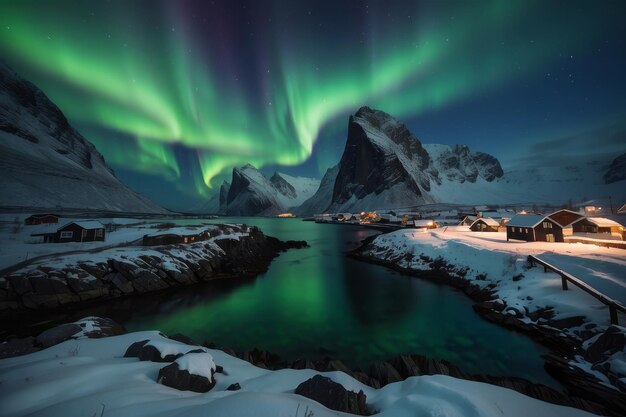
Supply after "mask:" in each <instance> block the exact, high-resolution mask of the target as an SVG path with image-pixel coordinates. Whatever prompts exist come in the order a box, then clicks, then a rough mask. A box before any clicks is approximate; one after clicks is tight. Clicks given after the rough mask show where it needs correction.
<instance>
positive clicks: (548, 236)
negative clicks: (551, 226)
mask: <svg viewBox="0 0 626 417" xmlns="http://www.w3.org/2000/svg"><path fill="white" fill-rule="evenodd" d="M546 242H554V235H553V234H552V233H548V234H547V235H546Z"/></svg>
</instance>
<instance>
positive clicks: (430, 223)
mask: <svg viewBox="0 0 626 417" xmlns="http://www.w3.org/2000/svg"><path fill="white" fill-rule="evenodd" d="M438 226H439V225H438V224H437V222H436V221H434V220H413V227H414V228H415V229H435V228H437V227H438Z"/></svg>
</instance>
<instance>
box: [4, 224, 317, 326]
mask: <svg viewBox="0 0 626 417" xmlns="http://www.w3.org/2000/svg"><path fill="white" fill-rule="evenodd" d="M209 234H210V238H209V239H208V240H204V241H199V242H195V243H186V244H174V245H159V246H127V247H123V248H115V249H105V250H103V251H101V252H98V253H93V254H85V253H81V254H69V255H60V256H58V257H57V256H55V255H51V256H49V257H46V259H43V260H38V261H36V262H34V263H32V264H28V265H25V266H23V267H21V268H20V269H18V270H16V271H13V272H11V273H9V274H7V275H4V276H2V277H1V278H0V296H1V297H0V317H2V318H10V317H12V316H19V315H20V314H21V313H23V312H25V311H29V312H37V314H38V313H40V312H44V311H52V312H62V311H71V310H73V309H76V307H79V306H80V307H83V306H87V305H89V304H90V303H92V302H94V301H103V300H110V299H117V298H121V297H126V296H129V295H140V294H145V293H156V292H159V291H166V290H171V289H173V288H182V287H186V286H190V285H194V284H197V283H201V282H207V281H212V280H217V279H240V278H249V277H255V276H257V275H259V274H261V273H263V272H265V271H267V269H268V268H269V265H270V263H271V261H272V259H274V258H275V257H276V256H278V255H279V253H281V252H283V251H286V250H288V249H296V248H303V247H306V246H307V245H308V244H307V243H306V242H305V241H286V242H283V241H281V240H279V239H276V238H274V237H271V236H266V235H265V234H264V233H263V232H262V231H261V230H260V229H259V228H257V227H248V226H246V225H229V224H227V225H215V227H214V228H213V229H212V230H211V232H210V233H209Z"/></svg>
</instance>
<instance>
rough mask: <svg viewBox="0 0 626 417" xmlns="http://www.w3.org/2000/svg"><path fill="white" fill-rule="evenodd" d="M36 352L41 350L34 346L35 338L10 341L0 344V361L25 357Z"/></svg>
mask: <svg viewBox="0 0 626 417" xmlns="http://www.w3.org/2000/svg"><path fill="white" fill-rule="evenodd" d="M38 350H41V348H40V347H37V346H35V338H34V337H32V336H29V337H25V338H22V339H11V340H9V341H7V342H3V343H0V359H4V358H11V357H13V356H21V355H27V354H29V353H33V352H37V351H38Z"/></svg>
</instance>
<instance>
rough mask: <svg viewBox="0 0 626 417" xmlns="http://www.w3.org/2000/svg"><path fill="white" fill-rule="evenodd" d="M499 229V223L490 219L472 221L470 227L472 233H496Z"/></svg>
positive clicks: (482, 218) (483, 218)
mask: <svg viewBox="0 0 626 417" xmlns="http://www.w3.org/2000/svg"><path fill="white" fill-rule="evenodd" d="M499 229H500V223H499V222H497V221H495V220H494V219H492V218H491V217H481V218H480V219H476V220H474V222H473V223H472V224H471V225H470V230H471V231H472V232H498V231H499Z"/></svg>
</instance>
